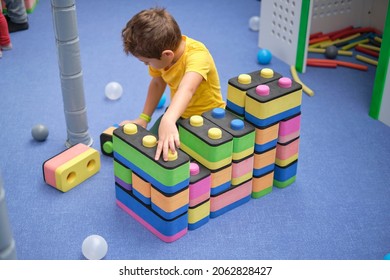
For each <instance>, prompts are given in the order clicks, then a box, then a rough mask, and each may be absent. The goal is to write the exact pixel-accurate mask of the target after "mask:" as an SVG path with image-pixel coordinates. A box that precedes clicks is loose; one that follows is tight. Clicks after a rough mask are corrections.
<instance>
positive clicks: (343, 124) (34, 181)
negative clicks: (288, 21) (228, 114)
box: [0, 0, 390, 260]
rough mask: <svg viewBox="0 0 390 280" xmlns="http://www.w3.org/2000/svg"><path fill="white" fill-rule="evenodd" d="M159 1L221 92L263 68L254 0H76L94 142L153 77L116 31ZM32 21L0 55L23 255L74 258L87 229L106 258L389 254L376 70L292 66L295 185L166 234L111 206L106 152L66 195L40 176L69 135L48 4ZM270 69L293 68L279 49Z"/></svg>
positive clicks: (132, 106) (12, 215)
mask: <svg viewBox="0 0 390 280" xmlns="http://www.w3.org/2000/svg"><path fill="white" fill-rule="evenodd" d="M156 5H158V6H163V7H166V8H167V9H168V10H169V11H170V12H171V13H172V14H173V15H174V16H175V17H176V19H177V21H178V23H179V24H180V26H181V28H182V32H183V33H184V34H186V35H188V36H190V37H193V38H195V39H198V40H200V41H203V42H204V43H205V44H206V46H208V48H209V49H210V51H211V53H212V54H213V56H214V59H215V62H216V65H217V67H218V71H219V74H220V80H221V86H222V91H223V94H224V97H225V98H226V90H227V82H228V80H229V79H230V78H232V77H235V76H237V75H239V74H241V73H249V72H252V71H255V70H258V69H260V68H262V67H264V66H261V65H259V64H258V63H257V60H256V54H257V51H258V46H257V45H258V44H257V43H258V34H257V33H256V32H253V31H251V30H250V29H249V27H248V21H249V18H250V17H252V16H255V15H259V10H260V2H259V1H256V0H244V1H236V0H214V1H206V0H201V1H173V0H167V1H157V0H144V1H130V0H128V1H126V0H116V1H103V0H97V1H77V2H76V7H77V20H78V30H79V37H80V48H81V60H82V67H83V77H84V89H85V98H86V101H87V113H88V121H89V130H90V134H91V136H92V137H93V139H94V144H93V146H92V147H94V148H96V149H98V150H100V146H99V135H100V134H101V132H102V131H103V130H105V129H106V128H107V127H109V126H110V125H112V124H114V123H118V122H120V121H122V120H125V119H132V118H135V117H136V116H138V114H139V113H140V109H141V107H142V105H143V102H144V98H145V93H146V89H147V86H148V82H149V76H148V73H147V68H146V67H145V66H144V65H143V64H142V63H140V62H139V61H138V60H137V59H134V58H132V57H127V56H126V55H125V54H124V53H123V51H122V43H121V30H122V28H123V27H124V25H125V24H126V22H127V21H128V20H129V19H130V17H131V16H132V15H134V14H135V13H136V12H138V11H140V10H142V9H145V8H149V7H152V6H156ZM29 22H30V28H29V30H27V31H23V32H17V33H12V34H11V39H12V43H13V45H14V48H13V50H11V51H9V52H4V54H3V58H2V59H1V60H0V92H1V101H0V115H1V119H0V127H1V130H0V131H1V133H2V135H1V137H0V155H1V158H0V170H1V173H2V177H3V181H4V186H5V191H6V199H7V206H8V212H9V219H10V222H11V227H12V231H13V234H14V239H15V242H16V248H17V255H18V258H19V259H43V260H47V259H76V260H77V259H83V255H82V253H81V244H82V242H83V240H84V238H86V237H87V236H88V235H91V234H99V235H101V236H103V237H104V238H105V239H106V241H107V243H108V245H109V250H108V253H107V256H106V259H113V260H118V259H269V260H273V259H277V260H286V259H287V260H289V259H298V260H302V259H306V260H307V259H325V260H326V259H336V260H343V259H352V260H361V259H363V260H366V259H369V260H371V259H374V260H375V259H383V256H384V255H385V254H386V253H389V252H390V144H389V139H390V127H388V126H386V125H384V124H383V123H381V122H379V121H376V120H374V119H372V118H370V117H369V116H368V110H369V105H370V100H371V93H372V87H373V81H374V77H375V67H374V66H369V70H368V71H358V70H353V69H349V68H340V67H339V68H337V69H323V68H308V69H307V72H306V73H305V74H300V78H301V80H302V81H303V82H304V83H306V84H307V85H308V86H309V87H311V88H312V89H313V90H314V91H315V96H313V97H309V96H307V95H305V94H304V96H303V100H302V124H301V142H300V154H299V164H298V174H297V179H296V182H295V183H294V184H293V185H291V186H289V187H288V188H286V189H274V190H273V192H272V193H270V194H269V195H267V196H265V197H263V198H260V199H252V200H250V201H249V202H248V203H246V204H244V205H243V206H241V207H239V208H237V209H235V210H233V211H230V212H228V213H226V214H224V215H222V216H220V217H218V218H215V219H212V220H210V222H209V223H208V224H206V225H205V226H203V227H201V228H199V229H197V230H195V231H191V232H189V233H188V234H187V235H185V236H184V237H183V238H181V239H179V240H178V241H176V242H174V243H171V244H167V243H164V242H162V241H160V240H159V239H158V238H156V237H155V236H154V235H153V234H151V233H150V232H149V231H147V230H146V229H145V228H144V227H143V226H141V225H140V224H139V223H138V222H136V221H135V220H133V219H132V218H131V217H130V216H129V215H128V214H126V213H125V212H123V211H122V210H121V209H119V207H117V206H116V204H115V193H114V179H113V162H112V158H109V157H106V156H103V155H102V156H101V161H102V162H101V163H102V166H101V170H100V172H99V173H98V174H97V175H95V176H94V177H92V178H90V179H89V180H88V181H86V182H84V183H83V184H81V185H80V186H78V187H77V188H75V189H73V190H71V191H70V192H68V193H61V192H59V191H57V190H55V189H54V188H52V187H50V186H48V185H46V184H45V183H44V181H43V177H42V164H43V162H44V161H45V160H47V159H48V158H50V157H52V156H54V155H56V154H58V153H59V152H61V151H63V150H64V149H65V145H64V144H65V140H66V125H65V118H64V112H63V102H62V94H61V85H60V79H59V68H58V62H57V53H56V46H55V36H54V32H53V23H52V15H51V4H50V1H48V0H40V1H39V3H38V5H37V7H36V9H35V11H34V12H33V13H32V14H30V15H29ZM262 28H266V27H262ZM345 59H353V58H345ZM267 67H270V68H272V69H274V70H275V71H277V72H279V73H281V74H283V75H285V76H289V77H291V75H290V72H289V65H287V64H285V63H283V62H282V61H280V60H278V59H277V58H275V57H274V58H273V59H272V61H271V64H270V65H267ZM110 81H117V82H119V83H121V84H122V86H123V88H124V94H123V96H122V98H121V99H120V100H117V101H110V100H108V99H106V98H105V95H104V87H105V85H106V84H107V83H108V82H110ZM163 110H164V109H161V110H159V111H157V112H156V114H155V115H154V116H153V117H154V118H157V116H158V115H159V114H161V113H162V112H163ZM36 123H42V124H45V125H46V126H47V127H48V128H49V132H50V134H49V137H48V139H47V140H46V141H45V142H36V141H34V140H33V139H32V137H31V132H30V131H31V128H32V127H33V125H35V124H36Z"/></svg>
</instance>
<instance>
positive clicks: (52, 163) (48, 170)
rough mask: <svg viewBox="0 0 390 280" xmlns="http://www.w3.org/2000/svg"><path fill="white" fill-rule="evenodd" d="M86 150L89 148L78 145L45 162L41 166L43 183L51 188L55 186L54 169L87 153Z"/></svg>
mask: <svg viewBox="0 0 390 280" xmlns="http://www.w3.org/2000/svg"><path fill="white" fill-rule="evenodd" d="M88 149H90V147H88V146H87V145H85V144H82V143H79V144H77V145H74V146H72V147H70V148H69V149H67V150H65V151H63V152H62V153H60V154H58V155H56V156H54V157H53V158H51V159H49V160H47V161H46V162H45V163H44V164H43V174H44V179H45V182H46V183H47V184H49V185H50V186H52V187H54V186H56V169H57V168H58V167H60V166H61V165H63V164H64V163H66V162H68V161H70V160H71V159H73V158H75V157H76V156H78V155H80V154H82V153H83V152H85V151H87V150H88Z"/></svg>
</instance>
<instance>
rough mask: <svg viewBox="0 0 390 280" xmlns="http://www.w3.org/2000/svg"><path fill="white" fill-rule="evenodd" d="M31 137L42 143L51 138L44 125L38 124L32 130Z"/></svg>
mask: <svg viewBox="0 0 390 280" xmlns="http://www.w3.org/2000/svg"><path fill="white" fill-rule="evenodd" d="M31 135H32V137H33V138H34V140H36V141H39V142H42V141H45V140H46V138H47V136H49V130H48V129H47V127H46V126H44V125H43V124H36V125H34V126H33V128H32V129H31Z"/></svg>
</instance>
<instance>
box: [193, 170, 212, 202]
mask: <svg viewBox="0 0 390 280" xmlns="http://www.w3.org/2000/svg"><path fill="white" fill-rule="evenodd" d="M210 187H211V176H207V177H206V178H204V179H202V180H200V181H198V182H196V183H194V184H190V201H191V200H193V199H195V198H197V197H198V196H202V195H204V194H205V193H209V194H210Z"/></svg>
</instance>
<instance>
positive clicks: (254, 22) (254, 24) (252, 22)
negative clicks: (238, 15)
mask: <svg viewBox="0 0 390 280" xmlns="http://www.w3.org/2000/svg"><path fill="white" fill-rule="evenodd" d="M249 28H250V30H252V31H259V29H260V17H258V16H253V17H251V18H250V19H249Z"/></svg>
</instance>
